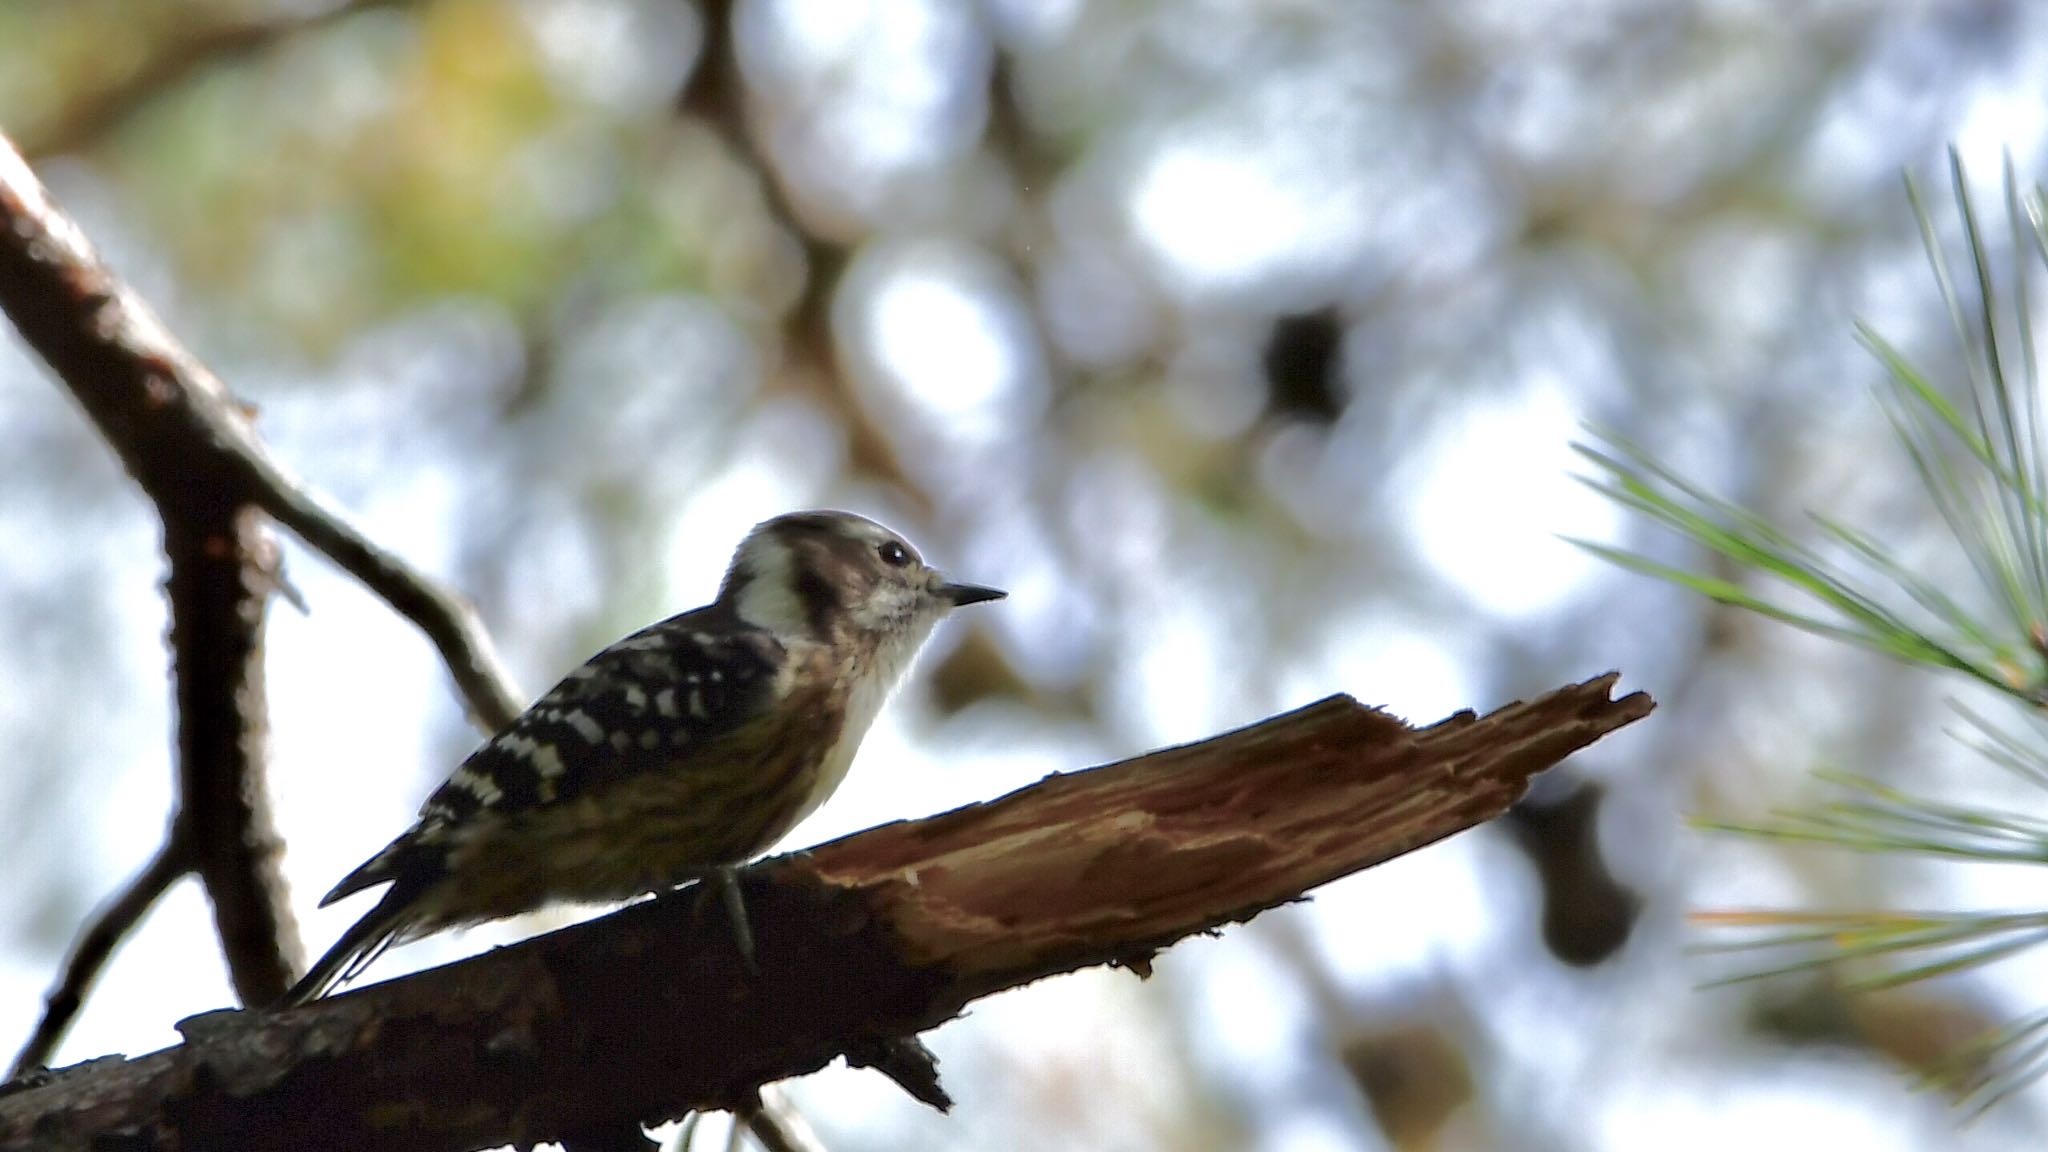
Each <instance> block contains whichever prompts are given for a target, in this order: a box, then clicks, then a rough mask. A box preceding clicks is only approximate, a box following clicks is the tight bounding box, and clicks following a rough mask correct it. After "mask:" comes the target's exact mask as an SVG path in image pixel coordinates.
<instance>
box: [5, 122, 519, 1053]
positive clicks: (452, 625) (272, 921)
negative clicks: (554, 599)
mask: <svg viewBox="0 0 2048 1152" xmlns="http://www.w3.org/2000/svg"><path fill="white" fill-rule="evenodd" d="M0 311H4V312H5V313H6V314H7V317H8V318H9V319H10V320H11V321H13V323H14V326H15V327H16V329H17V330H18V331H19V332H20V333H21V335H22V338H23V340H25V341H26V342H27V343H28V344H29V345H30V346H31V347H33V348H34V349H35V350H36V351H37V352H38V353H39V354H41V356H42V357H43V359H44V361H45V362H47V363H48V364H49V365H50V367H51V369H52V370H53V371H54V372H55V374H56V375H57V377H58V378H59V379H60V380H62V381H63V382H64V384H65V385H66V386H67V387H68V388H69V389H70V391H71V394H72V395H73V396H74V397H76V398H77V400H78V402H79V404H80V406H81V407H83V408H84V409H85V411H86V414H87V415H88V416H89V417H90V418H91V419H92V421H93V423H94V425H95V426H96V427H97V428H98V429H99V431H100V433H101V435H102V437H104V438H105V439H106V441H107V442H108V444H109V445H111V446H112V447H113V448H114V450H115V451H116V452H117V453H118V454H119V456H120V457H121V461H122V463H123V464H124V465H125V466H126V468H127V470H128V472H129V474H130V475H131V476H133V477H134V478H135V481H136V482H137V484H138V485H139V486H140V487H141V488H142V490H143V492H144V493H145V494H147V495H148V496H149V498H150V499H151V500H152V501H153V502H154V503H155V505H156V508H157V512H158V514H159V516H160V517H161V519H162V522H163V528H164V537H163V539H164V550H165V555H166V557H167V559H168V560H169V564H170V575H169V578H168V579H167V580H166V582H165V589H166V592H167V594H168V598H169V601H170V608H171V629H170V638H171V644H172V649H173V672H174V675H175V682H176V695H177V713H176V723H177V749H178V774H179V781H180V789H179V796H180V808H179V813H178V816H177V819H176V821H175V824H176V826H177V827H179V828H181V829H182V831H183V834H184V835H185V836H186V838H187V846H186V849H185V850H184V859H185V860H186V861H187V862H188V863H189V864H190V866H191V867H192V868H193V869H195V870H197V872H198V873H199V875H200V878H201V879H202V880H203V881H204V882H205V886H206V891H207V895H208V896H209V897H210V898H211V900H212V903H213V908H214V921H215V926H216V928H217V930H218V933H219V936H220V940H221V948H222V952H223V954H224V955H225V956H226V958H227V961H228V967H229V971H230V974H231V975H232V977H233V981H234V985H235V989H236V992H237V993H238V994H239V995H240V997H241V998H242V1001H243V1002H244V1003H248V1004H261V1003H267V1002H269V1001H270V1000H273V999H275V998H276V997H277V996H278V995H280V994H281V993H282V992H283V991H284V989H285V988H286V987H288V986H289V985H290V983H291V981H292V978H293V975H294V973H295V971H296V969H297V968H298V967H299V965H300V962H301V956H300V949H299V940H298V930H297V926H296V924H295V923H294V921H293V920H292V917H291V912H290V907H289V902H288V900H287V899H286V891H285V885H284V879H283V876H282V873H281V871H280V869H279V867H278V861H279V857H280V855H281V853H282V844H281V842H280V841H279V840H278V837H277V834H276V832H275V830H274V829H273V827H272V825H271V819H270V806H269V799H268V791H267V784H266V779H267V772H266V770H265V760H266V758H267V751H266V750H267V737H268V716H267V710H266V707H265V701H264V691H263V667H262V656H263V648H262V636H263V620H264V614H265V610H266V608H267V605H268V600H269V596H270V594H271V593H272V592H273V591H274V590H276V588H277V587H278V586H279V583H280V577H279V573H278V555H277V545H276V542H275V541H274V540H273V539H272V538H271V535H270V531H269V526H268V521H267V519H266V517H265V515H264V514H265V513H268V514H270V515H271V516H275V517H276V518H277V519H278V520H279V521H280V522H282V523H284V524H285V525H286V526H287V527H290V528H292V529H293V530H294V531H296V532H297V533H298V534H299V535H300V536H301V537H302V538H303V539H305V540H306V541H307V542H308V543H310V544H312V545H313V546H314V547H316V548H319V549H321V550H323V551H325V552H326V553H327V554H328V555H329V556H331V557H332V558H334V559H335V560H336V561H337V562H338V563H340V564H341V565H342V566H343V567H344V568H346V569H347V570H349V571H350V572H352V573H354V574H355V575H356V576H357V577H358V578H360V579H362V580H363V582H364V583H365V584H367V585H369V586H370V588H371V589H372V590H373V591H376V592H378V593H380V594H381V595H383V596H384V597H385V599H386V600H387V601H389V602H390V603H391V604H392V605H393V607H394V608H395V609H397V610H398V611H399V612H400V613H402V614H404V615H406V616H407V617H408V618H410V619H412V620H413V621H414V622H415V623H417V624H419V625H420V627H421V628H422V629H423V630H425V631H426V632H427V634H428V635H429V636H430V637H431V638H432V639H433V640H434V642H435V644H436V646H437V647H439V648H440V650H441V652H442V654H443V657H444V659H446V660H447V661H448V663H449V666H450V668H451V670H452V671H453V672H454V674H455V678H456V681H457V683H458V684H459V685H460V686H461V688H462V689H463V691H464V694H465V696H466V697H467V698H468V699H469V701H470V704H471V709H472V712H473V714H475V715H476V716H477V717H478V718H479V721H480V723H482V724H483V725H484V726H485V727H486V728H487V729H493V730H494V729H496V728H497V727H501V726H502V725H503V724H505V723H507V722H509V720H510V719H511V718H512V717H513V716H514V715H516V714H517V712H518V710H519V698H518V694H517V692H516V691H515V690H514V689H513V688H512V686H511V683H510V680H509V678H508V677H507V676H506V675H505V674H504V672H503V670H502V669H501V668H500V667H499V665H498V662H497V658H496V656H495V655H494V654H493V652H492V650H491V647H490V644H489V640H488V638H487V637H486V636H485V634H484V632H483V629H482V626H481V624H480V623H479V622H478V621H477V619H476V616H475V613H474V612H473V611H472V610H470V609H469V608H468V607H467V606H466V605H464V604H463V603H461V602H460V601H458V600H457V599H456V598H455V597H453V596H452V595H450V594H449V593H448V592H446V591H444V590H442V589H440V588H438V587H436V586H434V585H433V584H432V583H431V582H429V581H427V580H426V579H425V578H424V577H422V576H420V575H418V574H417V573H415V572H413V571H412V570H411V569H410V568H408V567H407V566H406V565H405V564H404V563H403V562H402V561H400V560H398V559H397V558H395V557H393V556H390V555H389V554H387V553H384V552H383V551H381V550H380V549H378V548H376V546H374V545H372V544H370V543H369V542H368V541H367V540H365V539H364V538H363V537H362V536H361V535H360V534H358V533H356V532H355V531H354V530H353V529H351V528H349V527H348V526H347V525H346V524H344V523H343V522H341V521H340V520H339V519H338V518H336V517H334V516H333V515H331V514H329V513H327V512H326V511H325V510H323V509H321V508H320V507H319V506H318V505H317V504H315V503H314V501H313V500H312V499H311V498H310V497H308V496H307V495H306V494H305V493H304V492H303V491H302V490H301V488H300V486H299V485H298V483H297V482H296V481H295V480H293V479H292V478H290V477H289V476H287V475H285V474H284V472H283V471H282V469H280V468H279V467H278V466H277V465H276V464H275V462H273V461H272V460H271V459H270V458H269V456H268V454H267V453H266V452H265V451H264V449H263V446H262V444H261V442H260V441H258V440H257V439H256V436H255V433H254V431H253V430H252V429H251V427H250V424H249V418H248V416H247V414H246V413H245V412H244V411H243V410H242V409H241V408H240V407H239V406H237V405H236V404H235V403H234V401H233V400H232V398H231V397H230V396H229V394H228V392H227V389H226V387H225V386H224V385H222V383H221V382H220V380H219V379H218V378H216V377H215V376H213V374H212V373H210V372H208V371H207V370H206V368H205V367H204V366H203V365H201V364H200V363H199V362H198V361H197V360H196V359H195V358H193V357H192V355H191V354H190V353H188V352H187V351H186V350H185V349H184V348H183V347H182V346H181V345H179V344H178V343H177V341H176V340H175V339H174V338H173V337H172V336H171V335H170V333H169V332H167V331H166V330H165V329H164V327H163V326H162V324H161V323H160V322H159V321H158V320H157V319H156V317H155V315H154V314H153V313H152V312H151V311H150V310H149V307H148V306H147V305H146V304H144V303H143V302H142V300H141V299H140V298H139V297H138V296H136V295H135V293H134V292H133V291H132V290H130V289H129V288H128V287H127V285H125V284H123V283H122V282H121V281H120V280H119V279H118V278H117V277H116V276H114V275H113V273H112V272H111V271H109V270H108V269H107V268H106V266H105V265H104V264H102V263H101V262H100V260H99V258H98V256H97V255H96V254H95V253H94V252H93V251H92V248H91V246H90V245H89V244H88V243H87V241H86V240H85V237H84V235H83V234H82V233H81V232H80V231H79V229H78V227H77V225H76V224H74V223H73V222H72V221H70V220H69V219H68V218H66V217H65V216H64V215H63V214H62V213H61V212H60V211H59V210H58V209H57V208H56V206H55V205H54V204H53V203H52V202H51V200H50V197H49V194H48V192H47V190H46V189H44V187H43V186H42V184H41V183H40V182H38V181H37V180H36V178H35V175H34V174H33V173H32V172H31V171H30V170H29V167H28V165H27V164H26V163H25V162H24V161H23V160H22V159H21V157H20V155H19V154H18V153H17V152H15V151H14V149H13V147H12V145H11V144H9V143H8V142H7V141H6V140H5V139H4V138H0ZM167 851H168V846H167ZM53 1007H55V1006H54V1005H53ZM43 1027H44V1028H45V1029H50V1030H53V1036H54V1035H56V1034H61V1032H62V1029H63V1027H64V1022H63V1021H62V1020H60V1019H56V1018H55V1017H53V1018H52V1019H51V1020H48V1021H46V1022H45V1024H44V1026H43Z"/></svg>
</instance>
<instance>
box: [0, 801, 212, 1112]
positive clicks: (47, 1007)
mask: <svg viewBox="0 0 2048 1152" xmlns="http://www.w3.org/2000/svg"><path fill="white" fill-rule="evenodd" d="M188 841H189V838H188V837H187V836H186V835H185V834H184V831H183V830H182V828H181V827H179V826H178V825H175V824H174V825H172V827H171V831H170V833H169V834H168V835H167V836H165V837H164V844H163V847H162V848H160V849H158V850H157V854H156V856H155V857H154V858H152V859H151V860H150V862H149V863H148V865H146V866H145V867H144V868H143V869H142V871H141V872H140V873H138V874H137V875H136V877H135V879H133V880H130V881H129V882H128V887H126V888H124V889H122V890H121V894H120V895H118V896H116V897H114V899H113V900H111V901H109V902H108V903H107V904H106V906H105V907H103V908H101V909H100V910H99V911H98V912H96V913H94V915H93V918H92V921H91V922H90V923H89V924H87V925H86V927H85V931H83V932H81V933H79V935H78V941H77V942H76V943H75V944H73V945H72V946H71V955H70V956H69V957H67V958H66V959H65V961H64V973H63V975H62V976H60V977H59V978H58V980H57V984H56V986H55V987H53V988H51V989H50V995H49V999H48V1000H47V1001H46V1002H45V1004H44V1006H43V1018H42V1020H40V1021H38V1022H37V1024H36V1030H35V1032H34V1034H33V1035H31V1036H30V1037H29V1038H28V1043H27V1044H24V1045H22V1048H21V1055H19V1056H17V1057H15V1058H14V1069H13V1070H12V1071H10V1072H9V1073H8V1076H9V1077H14V1076H22V1075H25V1074H27V1073H28V1072H29V1071H30V1070H31V1069H35V1068H40V1067H42V1066H43V1065H44V1064H47V1063H49V1062H50V1054H51V1053H52V1052H55V1051H56V1050H57V1044H58V1042H59V1041H61V1040H63V1039H64V1034H65V1033H66V1032H68V1031H70V1030H71V1022H72V1021H73V1020H75V1019H77V1018H78V1010H79V1009H80V1008H82V1007H84V1006H85V994H86V993H87V992H90V991H91V990H92V986H93V982H94V981H96V980H98V979H99V975H100V969H101V968H103V967H105V966H106V963H107V958H108V957H109V956H112V955H113V954H114V946H115V945H116V944H119V943H120V942H121V937H123V936H126V935H127V934H128V930H129V929H131V928H133V927H135V925H137V924H138V923H140V922H141V921H142V917H143V915H144V914H145V913H147V912H148V911H149V910H150V908H151V907H152V906H154V905H155V904H156V902H157V899H158V898H159V897H161V896H162V895H163V894H164V893H165V892H167V891H169V890H170V887H171V885H173V884H175V883H177V882H178V878H179V877H180V876H183V875H184V874H185V873H187V872H190V871H191V870H192V859H191V857H192V853H191V848H190V845H189V842H188Z"/></svg>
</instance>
